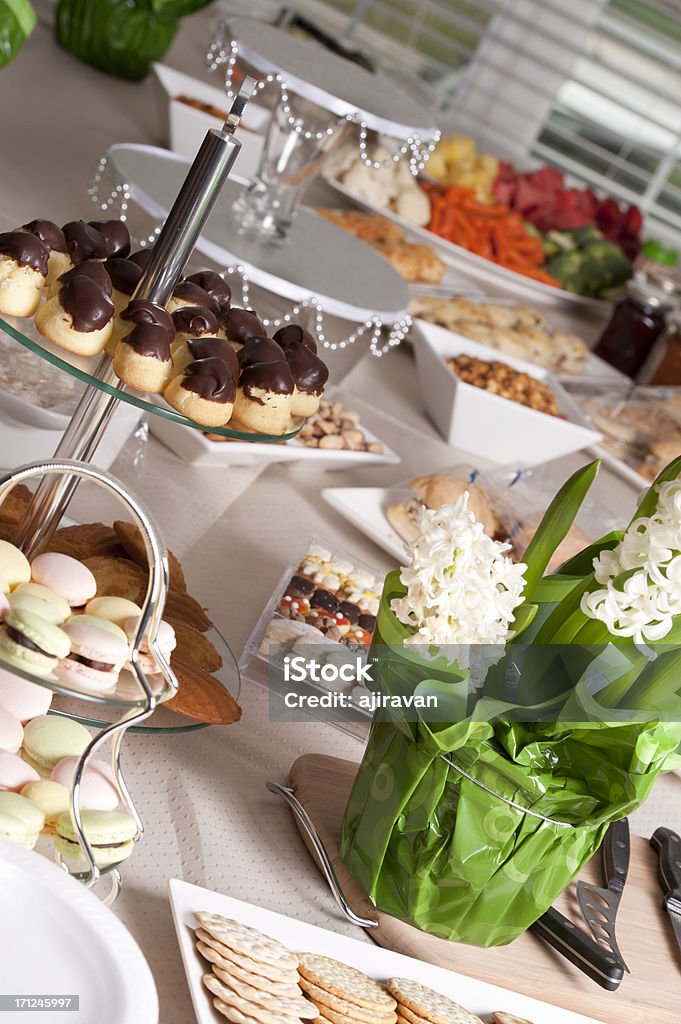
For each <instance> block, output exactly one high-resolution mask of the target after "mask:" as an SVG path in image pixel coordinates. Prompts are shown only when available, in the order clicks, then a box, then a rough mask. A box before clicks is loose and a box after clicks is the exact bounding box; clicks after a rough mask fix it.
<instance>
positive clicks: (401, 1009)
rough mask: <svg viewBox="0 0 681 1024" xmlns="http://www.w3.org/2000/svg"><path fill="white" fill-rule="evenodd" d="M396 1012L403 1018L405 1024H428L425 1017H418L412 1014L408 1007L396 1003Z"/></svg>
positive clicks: (416, 1014)
mask: <svg viewBox="0 0 681 1024" xmlns="http://www.w3.org/2000/svg"><path fill="white" fill-rule="evenodd" d="M397 1012H398V1013H399V1014H401V1015H402V1017H404V1019H405V1020H406V1022H407V1024H428V1021H427V1020H426V1018H425V1017H419V1015H418V1013H414V1012H413V1010H410V1009H409V1007H408V1006H404V1005H403V1004H402V1003H398V1006H397Z"/></svg>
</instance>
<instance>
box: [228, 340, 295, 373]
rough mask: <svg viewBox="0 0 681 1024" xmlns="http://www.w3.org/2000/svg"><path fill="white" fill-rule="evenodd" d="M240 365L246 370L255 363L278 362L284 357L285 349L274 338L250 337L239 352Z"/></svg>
mask: <svg viewBox="0 0 681 1024" xmlns="http://www.w3.org/2000/svg"><path fill="white" fill-rule="evenodd" d="M237 358H238V360H239V366H240V367H241V369H242V370H245V369H246V367H247V366H253V364H254V363H276V362H279V361H280V360H282V359H283V358H284V350H283V349H282V347H281V346H280V345H277V343H276V341H275V340H274V338H249V339H248V341H247V342H246V344H245V345H244V346H243V348H240V349H239V352H238V354H237Z"/></svg>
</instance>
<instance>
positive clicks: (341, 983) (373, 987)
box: [298, 953, 395, 1014]
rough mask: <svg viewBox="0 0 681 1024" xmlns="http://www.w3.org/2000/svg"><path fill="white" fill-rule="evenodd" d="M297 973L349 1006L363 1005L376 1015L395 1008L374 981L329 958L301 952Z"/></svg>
mask: <svg viewBox="0 0 681 1024" xmlns="http://www.w3.org/2000/svg"><path fill="white" fill-rule="evenodd" d="M298 970H299V971H300V973H301V975H302V976H303V977H304V978H307V980H308V981H311V982H312V984H313V985H317V986H318V988H322V989H325V991H327V992H330V993H331V994H332V995H334V996H338V997H339V998H340V999H345V1000H347V1002H349V1003H354V1004H355V1005H357V1006H364V1007H365V1008H366V1009H367V1010H373V1011H374V1012H375V1013H378V1014H380V1013H381V1012H383V1013H389V1012H390V1011H391V1010H394V1009H395V1000H394V999H393V998H392V996H390V995H388V993H387V992H386V991H385V989H384V988H383V987H382V986H381V985H379V983H378V982H377V981H374V980H373V978H369V977H368V976H367V975H366V974H363V973H362V971H358V970H357V969H356V968H355V967H349V966H348V965H347V964H343V963H340V962H339V961H338V960H332V959H331V957H328V956H321V955H319V954H317V953H303V954H302V956H301V957H300V965H299V967H298Z"/></svg>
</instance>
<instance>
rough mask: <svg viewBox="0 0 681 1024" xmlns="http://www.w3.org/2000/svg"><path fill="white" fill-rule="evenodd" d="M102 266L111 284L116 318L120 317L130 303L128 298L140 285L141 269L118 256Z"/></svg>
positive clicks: (130, 261)
mask: <svg viewBox="0 0 681 1024" xmlns="http://www.w3.org/2000/svg"><path fill="white" fill-rule="evenodd" d="M104 266H105V267H106V269H107V272H108V274H109V277H110V278H111V283H112V284H113V295H112V298H113V304H114V306H115V307H116V316H120V314H121V313H122V312H123V310H124V309H125V307H126V306H127V305H128V303H129V302H130V296H131V295H132V294H133V293H134V291H135V289H136V288H137V285H138V284H139V283H140V278H141V277H142V269H141V267H138V266H137V264H136V263H133V262H132V260H126V259H123V258H121V257H119V256H115V257H114V258H113V259H110V260H107V261H106V263H105V264H104Z"/></svg>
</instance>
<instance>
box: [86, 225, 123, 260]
mask: <svg viewBox="0 0 681 1024" xmlns="http://www.w3.org/2000/svg"><path fill="white" fill-rule="evenodd" d="M90 226H91V227H93V228H95V229H96V230H97V231H99V232H100V234H102V235H103V236H104V242H105V244H106V255H107V256H109V257H111V256H120V257H125V256H127V255H128V254H129V252H130V232H129V231H128V226H127V224H126V223H125V222H124V221H122V220H91V221H90Z"/></svg>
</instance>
